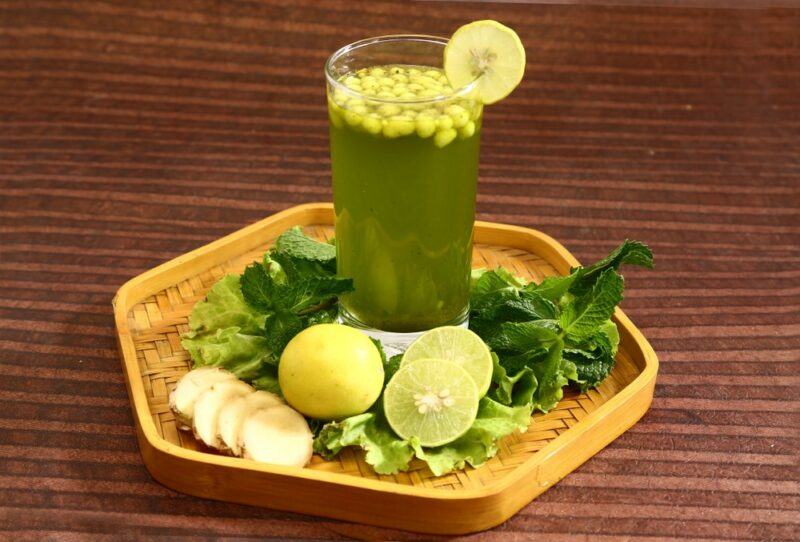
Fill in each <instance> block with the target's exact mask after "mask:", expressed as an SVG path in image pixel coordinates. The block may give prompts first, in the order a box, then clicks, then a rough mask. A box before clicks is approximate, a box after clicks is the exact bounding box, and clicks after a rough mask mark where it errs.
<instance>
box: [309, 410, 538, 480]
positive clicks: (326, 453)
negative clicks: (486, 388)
mask: <svg viewBox="0 0 800 542" xmlns="http://www.w3.org/2000/svg"><path fill="white" fill-rule="evenodd" d="M530 417H531V409H530V406H527V405H523V406H516V407H509V406H504V405H501V404H500V403H498V402H496V401H493V400H492V399H490V398H488V397H484V398H483V399H481V402H480V405H479V407H478V417H477V419H476V420H475V422H474V423H473V424H472V427H470V429H469V430H468V431H467V432H466V433H465V434H464V435H462V436H461V437H459V438H458V439H456V440H454V441H453V442H451V443H449V444H446V445H444V446H439V447H437V448H423V447H422V446H420V445H419V443H417V442H415V441H414V440H413V439H412V440H411V441H408V440H404V439H401V438H400V437H398V436H397V435H396V434H395V433H394V431H392V429H391V427H389V423H388V422H387V421H386V418H385V417H384V415H383V412H382V410H381V408H380V402H379V403H378V405H377V406H376V407H373V409H372V410H370V411H369V412H366V413H364V414H359V415H357V416H351V417H350V418H345V419H344V420H342V421H340V422H329V423H327V424H325V426H324V427H323V428H322V430H321V431H320V432H319V435H318V436H317V438H316V439H314V451H315V452H316V453H318V454H320V455H322V456H323V457H325V458H326V459H331V458H333V457H335V456H336V455H337V454H338V453H339V452H340V451H341V450H342V449H344V448H345V447H347V446H358V447H360V448H362V449H363V450H364V451H365V452H366V453H365V457H364V458H365V460H366V462H367V463H369V464H370V465H371V466H372V468H373V469H374V470H375V472H377V473H378V474H395V473H397V472H400V471H406V470H408V467H409V463H410V461H411V459H412V458H413V457H414V456H416V457H417V458H419V459H421V460H422V461H425V462H426V463H427V464H428V466H429V467H430V469H431V471H432V472H433V473H434V474H436V475H437V476H440V475H442V474H446V473H448V472H450V471H453V470H456V469H460V468H463V467H464V466H465V465H466V464H467V463H468V464H470V465H472V466H474V467H477V466H480V465H482V464H483V463H485V462H486V461H487V460H488V459H489V458H491V457H493V456H494V455H495V454H496V453H497V440H498V439H500V438H502V437H505V436H506V435H510V434H511V433H513V432H514V431H520V432H523V431H525V430H526V429H527V428H528V424H529V423H530Z"/></svg>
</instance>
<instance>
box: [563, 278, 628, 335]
mask: <svg viewBox="0 0 800 542" xmlns="http://www.w3.org/2000/svg"><path fill="white" fill-rule="evenodd" d="M622 290H623V281H622V277H621V276H620V275H619V274H618V273H617V272H616V271H614V270H613V269H606V270H605V271H603V273H602V274H601V275H600V276H599V277H598V279H597V282H596V283H595V284H594V286H593V287H592V289H591V290H590V291H587V292H586V293H584V294H583V295H581V296H580V297H577V298H575V299H574V300H572V301H571V302H570V303H568V304H567V305H566V306H565V307H563V308H562V311H561V317H560V319H559V323H560V325H561V328H562V329H563V330H564V333H565V334H566V335H567V336H568V337H570V338H572V339H574V340H580V339H582V338H587V337H590V336H592V335H593V334H594V333H595V332H596V330H597V328H598V327H599V326H600V325H601V324H602V323H603V322H605V321H606V320H608V319H609V318H611V315H612V314H614V308H615V307H616V306H617V304H618V303H619V302H620V301H622Z"/></svg>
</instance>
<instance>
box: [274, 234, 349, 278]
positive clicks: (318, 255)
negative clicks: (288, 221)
mask: <svg viewBox="0 0 800 542" xmlns="http://www.w3.org/2000/svg"><path fill="white" fill-rule="evenodd" d="M275 249H276V250H277V251H278V252H280V253H283V254H286V255H288V256H291V257H293V258H300V259H303V260H310V261H315V262H319V263H321V264H323V265H326V266H329V265H330V264H331V263H334V260H335V258H336V247H335V246H333V245H332V244H329V243H321V242H319V241H317V240H315V239H312V238H311V237H308V236H306V235H305V234H304V233H303V230H302V229H301V228H300V227H299V226H295V227H294V228H291V229H288V230H286V231H285V232H283V233H282V234H281V235H280V237H278V239H277V240H276V241H275ZM334 269H335V267H334Z"/></svg>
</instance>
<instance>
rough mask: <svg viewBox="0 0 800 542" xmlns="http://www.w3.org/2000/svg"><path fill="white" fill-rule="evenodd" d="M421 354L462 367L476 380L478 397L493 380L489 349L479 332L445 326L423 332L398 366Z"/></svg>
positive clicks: (421, 355) (410, 361) (420, 357)
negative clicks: (477, 333)
mask: <svg viewBox="0 0 800 542" xmlns="http://www.w3.org/2000/svg"><path fill="white" fill-rule="evenodd" d="M423 358H439V359H446V360H448V361H452V362H454V363H457V364H458V365H460V366H461V367H463V368H464V370H465V371H467V373H468V374H469V376H471V377H472V379H473V380H474V381H475V386H476V387H477V389H478V397H483V396H484V395H485V394H486V392H487V391H488V390H489V385H490V384H491V383H492V369H493V364H492V353H491V352H490V351H489V347H488V346H486V344H485V343H484V342H483V341H482V340H481V338H480V337H478V335H476V334H475V333H474V332H472V331H470V330H468V329H466V328H463V327H456V326H444V327H437V328H434V329H432V330H430V331H427V332H425V333H423V334H422V336H420V337H419V338H418V339H417V340H416V341H414V342H413V343H411V345H409V347H408V349H407V350H406V352H405V354H403V360H402V362H401V366H404V365H405V364H407V363H412V362H414V361H416V360H418V359H423Z"/></svg>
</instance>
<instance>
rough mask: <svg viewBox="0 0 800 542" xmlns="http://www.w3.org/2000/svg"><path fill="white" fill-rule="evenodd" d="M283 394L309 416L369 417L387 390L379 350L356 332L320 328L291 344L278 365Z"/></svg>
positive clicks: (302, 334)
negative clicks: (365, 413) (384, 388)
mask: <svg viewBox="0 0 800 542" xmlns="http://www.w3.org/2000/svg"><path fill="white" fill-rule="evenodd" d="M278 382H279V383H280V386H281V391H282V392H283V396H284V398H285V399H286V402H287V403H289V404H290V405H291V406H292V407H293V408H295V409H296V410H298V411H300V412H302V413H303V414H305V415H306V416H310V417H312V418H319V419H322V420H339V419H342V418H346V417H348V416H354V415H356V414H361V413H362V412H365V411H366V410H367V409H368V408H369V407H371V406H372V404H373V403H374V402H375V401H376V400H377V399H378V397H379V396H380V394H381V390H382V389H383V363H382V362H381V355H380V353H379V352H378V348H377V347H376V346H375V345H374V344H373V343H372V341H371V340H370V339H369V337H367V336H366V335H365V334H363V333H362V332H360V331H358V330H357V329H354V328H351V327H347V326H343V325H340V324H318V325H316V326H311V327H309V328H307V329H304V330H303V331H301V332H300V333H298V334H297V335H295V337H294V338H293V339H292V340H291V341H289V344H288V345H286V348H285V349H284V351H283V354H282V355H281V361H280V365H279V366H278Z"/></svg>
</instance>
